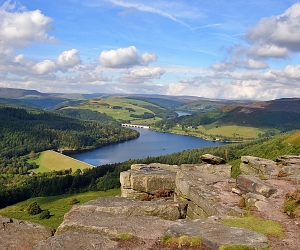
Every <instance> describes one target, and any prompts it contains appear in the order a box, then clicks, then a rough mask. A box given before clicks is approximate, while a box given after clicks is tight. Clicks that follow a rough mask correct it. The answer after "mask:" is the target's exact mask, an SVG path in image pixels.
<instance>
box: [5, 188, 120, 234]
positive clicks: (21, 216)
mask: <svg viewBox="0 0 300 250" xmlns="http://www.w3.org/2000/svg"><path fill="white" fill-rule="evenodd" d="M119 194H120V189H111V190H108V191H106V192H104V191H90V192H85V193H79V194H64V195H57V196H48V197H35V198H30V199H28V200H26V201H22V202H19V203H16V204H14V205H12V206H8V207H5V208H2V209H0V214H1V215H3V216H5V217H8V218H15V219H18V220H27V221H31V222H35V223H38V224H41V225H44V226H48V227H51V228H54V229H56V228H57V227H58V226H59V225H60V224H61V223H62V221H63V218H64V214H65V213H67V212H68V211H69V210H70V209H71V208H72V205H70V204H69V201H70V200H71V199H72V198H76V199H77V200H78V201H79V203H78V204H76V205H80V204H83V203H85V202H87V201H89V200H93V199H96V198H98V197H104V196H116V195H119ZM34 201H36V202H38V204H39V205H40V207H41V209H42V210H49V211H50V215H51V217H50V218H49V219H40V218H39V214H37V215H30V214H28V212H27V208H28V206H29V204H30V203H32V202H34Z"/></svg>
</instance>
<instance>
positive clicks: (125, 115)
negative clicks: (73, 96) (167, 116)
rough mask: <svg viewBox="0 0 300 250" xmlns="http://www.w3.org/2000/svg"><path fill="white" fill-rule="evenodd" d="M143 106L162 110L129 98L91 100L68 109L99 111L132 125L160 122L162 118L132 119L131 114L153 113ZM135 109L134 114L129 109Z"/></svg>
mask: <svg viewBox="0 0 300 250" xmlns="http://www.w3.org/2000/svg"><path fill="white" fill-rule="evenodd" d="M114 106H120V107H122V109H113V107H114ZM143 106H153V107H157V108H160V107H159V106H157V105H155V104H152V103H149V102H145V101H140V100H134V99H128V98H112V97H110V98H105V99H100V100H89V101H87V102H84V103H81V104H79V105H76V106H70V107H68V108H80V109H90V110H93V111H99V112H101V113H105V114H107V115H109V116H112V117H113V118H114V119H116V120H117V121H124V120H125V121H131V122H132V124H153V123H154V122H157V121H158V120H160V118H155V119H138V118H134V117H130V115H131V114H135V115H142V114H144V112H149V113H152V114H153V112H152V111H151V110H149V109H146V108H143ZM126 108H127V109H133V110H135V111H134V112H132V111H129V110H127V109H126Z"/></svg>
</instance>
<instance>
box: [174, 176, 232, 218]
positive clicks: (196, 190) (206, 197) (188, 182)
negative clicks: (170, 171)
mask: <svg viewBox="0 0 300 250" xmlns="http://www.w3.org/2000/svg"><path fill="white" fill-rule="evenodd" d="M221 181H228V178H225V177H221V176H217V175H212V174H204V173H199V172H192V171H178V172H177V176H176V189H175V194H176V196H175V198H176V199H178V200H182V199H188V200H189V201H191V202H190V203H189V206H188V215H189V214H192V218H203V216H205V217H208V216H211V215H217V214H236V215H238V214H237V213H236V211H235V210H233V209H232V208H229V207H225V206H223V205H221V204H220V203H218V201H217V199H216V197H217V196H218V195H219V194H220V190H219V189H217V188H216V187H214V186H213V184H215V183H217V182H221ZM196 207H197V208H196ZM189 210H192V211H189ZM199 211H200V213H199Z"/></svg>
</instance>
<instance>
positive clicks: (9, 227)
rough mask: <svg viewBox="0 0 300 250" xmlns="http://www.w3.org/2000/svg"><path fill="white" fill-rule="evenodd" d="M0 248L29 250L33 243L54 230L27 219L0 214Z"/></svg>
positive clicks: (43, 238)
mask: <svg viewBox="0 0 300 250" xmlns="http://www.w3.org/2000/svg"><path fill="white" fill-rule="evenodd" d="M0 225H1V227H2V228H1V230H0V249H6V250H27V249H28V250H29V249H30V250H31V249H32V248H33V246H34V245H35V244H37V243H38V242H39V241H41V240H45V239H47V238H48V237H50V236H52V235H53V234H54V230H53V229H51V228H48V227H45V226H42V225H39V224H35V223H32V222H29V221H20V220H16V219H9V218H5V217H2V216H0Z"/></svg>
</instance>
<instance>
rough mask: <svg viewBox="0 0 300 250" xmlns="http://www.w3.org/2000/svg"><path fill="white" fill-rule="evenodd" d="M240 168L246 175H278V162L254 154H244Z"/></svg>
mask: <svg viewBox="0 0 300 250" xmlns="http://www.w3.org/2000/svg"><path fill="white" fill-rule="evenodd" d="M241 161H242V162H241V164H240V168H241V171H242V173H243V174H246V175H266V176H277V175H278V166H277V164H276V162H274V161H272V160H268V159H264V158H259V157H254V156H242V157H241Z"/></svg>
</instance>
